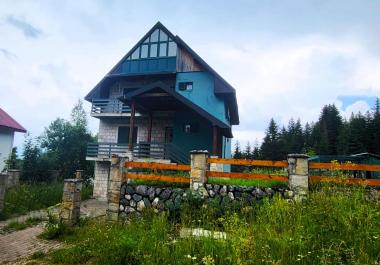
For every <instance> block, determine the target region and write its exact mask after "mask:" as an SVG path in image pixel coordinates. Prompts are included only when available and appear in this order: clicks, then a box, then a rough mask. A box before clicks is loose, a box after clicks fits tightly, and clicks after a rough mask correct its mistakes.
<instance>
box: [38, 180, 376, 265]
mask: <svg viewBox="0 0 380 265" xmlns="http://www.w3.org/2000/svg"><path fill="white" fill-rule="evenodd" d="M379 224H380V203H379V202H378V201H370V200H367V199H366V196H365V194H364V191H363V190H362V189H356V188H351V189H347V188H340V187H339V188H336V187H322V188H317V189H316V190H314V191H313V192H311V193H310V196H309V198H308V200H306V201H303V202H301V203H293V202H288V201H287V200H285V199H282V198H280V197H274V198H273V199H272V200H263V201H262V202H261V203H257V204H254V205H234V207H224V208H223V209H220V208H219V207H214V206H212V203H211V204H209V205H208V206H207V207H205V206H202V205H201V204H197V203H192V204H189V205H185V206H184V207H183V209H182V210H181V215H180V219H179V220H178V219H176V221H173V220H170V219H169V218H168V214H167V213H162V214H153V213H152V212H151V211H147V212H145V214H144V215H143V218H142V219H133V220H132V221H130V222H129V223H128V224H121V223H119V224H107V223H104V222H102V221H92V222H90V223H87V224H85V225H83V226H81V227H78V228H75V230H74V231H73V232H72V233H71V234H69V235H66V236H65V237H64V238H63V240H65V241H66V242H67V243H68V247H66V248H64V249H60V250H56V251H54V252H52V253H51V254H50V255H49V256H48V257H46V259H45V261H46V262H49V263H54V264H379V261H380V229H379ZM182 227H204V228H207V229H210V230H213V231H224V232H226V233H227V238H226V239H225V240H218V239H213V238H211V237H210V238H194V237H187V238H181V237H179V230H180V229H181V228H182Z"/></svg>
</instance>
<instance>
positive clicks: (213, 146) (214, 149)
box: [212, 125, 218, 156]
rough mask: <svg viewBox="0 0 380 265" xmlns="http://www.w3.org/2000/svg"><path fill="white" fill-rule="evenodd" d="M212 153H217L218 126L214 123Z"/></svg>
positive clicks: (215, 154)
mask: <svg viewBox="0 0 380 265" xmlns="http://www.w3.org/2000/svg"><path fill="white" fill-rule="evenodd" d="M212 129H213V130H212V154H213V155H214V156H217V155H218V127H217V126H216V125H214V126H213V127H212Z"/></svg>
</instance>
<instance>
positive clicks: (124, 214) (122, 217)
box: [119, 212, 127, 219]
mask: <svg viewBox="0 0 380 265" xmlns="http://www.w3.org/2000/svg"><path fill="white" fill-rule="evenodd" d="M119 218H120V219H126V218H127V213H126V212H121V213H119Z"/></svg>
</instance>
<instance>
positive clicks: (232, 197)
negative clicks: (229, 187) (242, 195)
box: [228, 191, 234, 200]
mask: <svg viewBox="0 0 380 265" xmlns="http://www.w3.org/2000/svg"><path fill="white" fill-rule="evenodd" d="M228 197H229V198H230V199H231V200H233V199H234V194H233V193H232V191H230V192H228Z"/></svg>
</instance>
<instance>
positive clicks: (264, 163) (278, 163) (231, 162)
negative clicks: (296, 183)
mask: <svg viewBox="0 0 380 265" xmlns="http://www.w3.org/2000/svg"><path fill="white" fill-rule="evenodd" d="M207 162H208V163H215V164H226V165H240V166H261V167H287V166H288V162H285V161H271V160H249V159H224V158H208V159H207Z"/></svg>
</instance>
